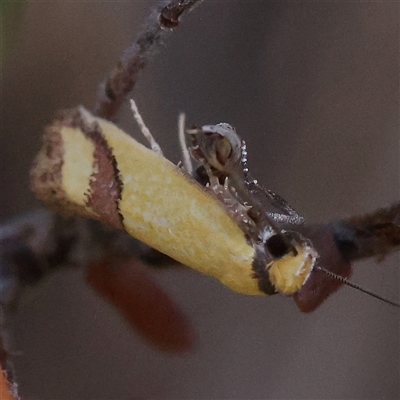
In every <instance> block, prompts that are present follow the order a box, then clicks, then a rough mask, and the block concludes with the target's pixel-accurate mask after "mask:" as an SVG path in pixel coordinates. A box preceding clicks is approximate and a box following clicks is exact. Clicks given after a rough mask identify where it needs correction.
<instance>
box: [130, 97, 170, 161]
mask: <svg viewBox="0 0 400 400" xmlns="http://www.w3.org/2000/svg"><path fill="white" fill-rule="evenodd" d="M131 110H132V112H133V117H134V118H135V120H136V122H137V124H138V125H139V128H140V130H141V131H142V134H143V136H144V137H145V138H146V139H147V141H148V142H149V144H150V148H151V149H152V150H153V151H154V152H155V153H156V154H158V155H159V156H161V157H164V154H163V152H162V150H161V147H160V145H159V144H158V143H157V142H156V140H155V139H154V137H153V135H152V134H151V133H150V131H149V129H148V128H147V126H146V125H145V123H144V121H143V118H142V116H141V115H140V113H139V110H138V108H137V105H136V103H135V100H133V99H131Z"/></svg>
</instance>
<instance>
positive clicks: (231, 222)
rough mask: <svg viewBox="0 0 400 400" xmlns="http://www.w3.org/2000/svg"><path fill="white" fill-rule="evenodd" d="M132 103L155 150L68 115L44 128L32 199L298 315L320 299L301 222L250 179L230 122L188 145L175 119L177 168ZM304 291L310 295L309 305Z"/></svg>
mask: <svg viewBox="0 0 400 400" xmlns="http://www.w3.org/2000/svg"><path fill="white" fill-rule="evenodd" d="M131 104H132V108H133V111H134V113H135V116H136V119H137V121H138V122H139V125H140V126H141V129H142V132H143V133H144V135H145V136H146V138H148V140H149V143H150V145H151V149H149V148H147V147H145V146H143V145H142V144H140V143H139V142H137V141H136V140H135V139H134V138H132V137H131V136H129V135H128V134H126V133H125V132H123V131H122V130H120V129H119V128H118V127H117V126H115V125H114V124H113V123H111V122H109V121H106V120H104V119H102V118H98V117H95V116H93V115H92V114H90V113H89V112H88V111H87V110H85V109H84V108H83V107H79V108H76V109H73V110H67V111H64V112H63V113H62V114H61V115H59V116H58V118H56V120H55V121H54V122H53V124H52V125H50V126H49V127H47V129H46V133H45V136H44V146H43V148H42V150H41V151H40V153H39V154H38V156H37V158H36V161H35V165H34V168H33V169H32V188H33V190H34V192H35V193H36V195H37V196H38V197H39V198H41V199H42V200H44V201H46V202H47V203H49V204H50V205H52V206H53V207H55V208H57V209H59V210H61V211H63V212H64V213H65V211H66V210H68V211H70V212H71V213H75V214H76V213H78V214H79V215H82V216H85V217H90V218H94V219H98V220H101V221H102V222H104V223H108V224H110V225H112V226H114V227H116V228H119V229H124V230H125V231H126V232H128V233H129V234H130V235H131V236H133V237H135V238H137V239H139V240H140V241H142V242H144V243H146V244H147V245H149V246H150V247H152V248H154V249H156V250H158V251H160V252H161V253H164V254H166V255H168V256H169V257H171V258H173V259H174V260H176V261H178V262H180V263H182V264H184V265H187V266H188V267H191V268H193V269H195V270H197V271H199V272H202V273H204V274H207V275H210V276H213V277H215V278H216V279H218V280H219V281H220V282H221V283H222V284H224V285H226V286H227V287H229V288H230V289H232V290H234V291H236V292H239V293H243V294H247V295H272V294H275V293H281V294H284V295H294V296H295V298H296V296H297V298H296V302H297V304H298V306H299V308H300V309H301V310H302V311H311V310H312V309H313V308H315V304H319V303H320V302H322V301H323V299H324V298H326V297H327V295H326V293H325V294H324V293H322V294H321V293H320V294H318V293H317V291H315V290H314V289H313V286H310V283H309V282H311V279H310V277H312V276H313V274H315V273H316V272H318V273H321V271H323V268H321V267H320V266H319V265H318V263H317V260H318V257H319V255H318V253H317V251H316V250H315V248H314V246H313V244H312V243H311V241H310V240H309V239H307V237H306V236H305V235H303V234H302V233H301V229H300V227H301V226H302V224H303V222H304V220H303V218H301V217H300V216H299V215H298V214H297V212H296V211H294V210H293V209H292V208H291V207H290V206H289V204H288V203H287V202H286V201H285V200H283V199H282V198H281V197H280V196H278V195H276V194H275V193H273V192H272V191H270V190H266V189H264V188H263V187H262V186H261V185H260V184H259V183H258V182H257V180H255V179H253V178H252V177H251V175H250V172H249V169H248V165H247V164H248V162H247V150H246V144H245V142H244V141H242V140H241V139H240V137H239V136H238V134H237V133H236V131H235V129H234V128H233V127H232V126H231V125H229V124H226V123H220V124H216V125H204V126H202V127H201V128H191V129H188V130H187V132H186V134H187V135H188V137H189V138H190V139H191V145H190V146H189V148H188V147H187V145H186V139H185V128H184V123H183V121H182V118H181V122H180V124H179V126H180V128H179V137H180V142H181V147H182V153H183V163H182V164H181V165H178V166H177V165H174V164H173V163H171V162H170V161H168V160H167V159H166V158H165V157H164V156H163V154H162V151H161V149H160V147H159V146H158V144H157V143H156V141H155V140H154V139H153V137H152V136H151V134H150V132H149V131H148V129H147V128H146V127H145V125H144V123H143V121H142V120H141V117H140V114H139V113H138V111H137V108H136V105H135V103H134V102H132V103H131ZM326 272H327V273H328V274H329V273H330V274H331V276H332V277H334V278H335V277H337V278H339V279H342V283H343V282H344V283H346V279H345V278H342V277H341V276H337V275H336V274H335V273H333V272H329V271H326ZM348 273H349V272H348V271H347V270H346V271H345V272H343V273H342V274H341V275H343V276H346V274H348ZM307 285H308V286H310V287H311V289H308V292H307V291H303V292H302V290H303V289H304V288H305V287H306V286H307ZM299 293H300V294H301V293H305V294H303V295H300V296H298V295H299ZM302 296H303V297H310V296H315V299H312V301H311V303H312V304H313V305H312V306H308V305H307V304H308V300H307V298H306V301H305V302H304V301H303V300H301V297H302ZM299 299H300V300H299ZM311 303H310V304H311Z"/></svg>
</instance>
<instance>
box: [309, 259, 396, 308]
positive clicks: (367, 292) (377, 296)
mask: <svg viewBox="0 0 400 400" xmlns="http://www.w3.org/2000/svg"><path fill="white" fill-rule="evenodd" d="M315 268H316V269H318V270H319V271H322V272H325V274H326V275H328V276H329V277H330V278H332V279H336V280H338V281H340V282H342V283H344V284H345V285H347V286H350V287H352V288H354V289H357V290H359V291H360V292H363V293H366V294H369V295H370V296H372V297H375V298H376V299H378V300H382V301H384V302H385V303H388V304H391V305H392V306H395V307H398V308H400V303H396V302H395V301H392V300H389V299H386V298H385V297H382V296H380V295H378V294H376V293H374V292H371V291H370V290H368V289H364V288H362V287H361V286H360V285H357V284H356V283H353V282H350V281H349V280H348V279H347V278H344V277H343V276H340V275H337V274H335V273H333V272H331V271H328V270H327V269H325V268H323V267H320V266H315Z"/></svg>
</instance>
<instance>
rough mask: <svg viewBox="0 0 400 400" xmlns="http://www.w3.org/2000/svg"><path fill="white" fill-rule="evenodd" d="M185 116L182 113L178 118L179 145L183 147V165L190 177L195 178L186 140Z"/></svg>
mask: <svg viewBox="0 0 400 400" xmlns="http://www.w3.org/2000/svg"><path fill="white" fill-rule="evenodd" d="M185 119H186V117H185V114H184V113H180V114H179V117H178V135H179V136H178V137H179V144H180V146H181V151H182V163H183V167H184V168H185V171H186V172H187V173H188V174H189V175H190V176H193V165H192V160H191V158H190V153H189V149H188V147H187V144H186V138H185Z"/></svg>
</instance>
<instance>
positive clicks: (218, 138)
mask: <svg viewBox="0 0 400 400" xmlns="http://www.w3.org/2000/svg"><path fill="white" fill-rule="evenodd" d="M187 132H188V134H189V135H191V138H192V145H193V146H192V148H191V153H192V156H193V157H194V158H195V159H197V160H199V161H203V160H204V161H205V162H206V163H207V164H208V165H209V166H210V167H211V168H213V169H214V170H217V171H219V172H222V173H225V174H227V175H228V174H230V173H232V171H234V169H235V168H237V167H238V166H239V165H240V160H241V145H242V143H241V140H240V138H239V136H238V134H237V133H236V131H235V128H233V127H232V126H231V125H229V124H226V123H220V124H217V125H204V126H203V127H201V128H200V129H197V128H194V129H189V130H188V131H187ZM204 161H203V162H204Z"/></svg>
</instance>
